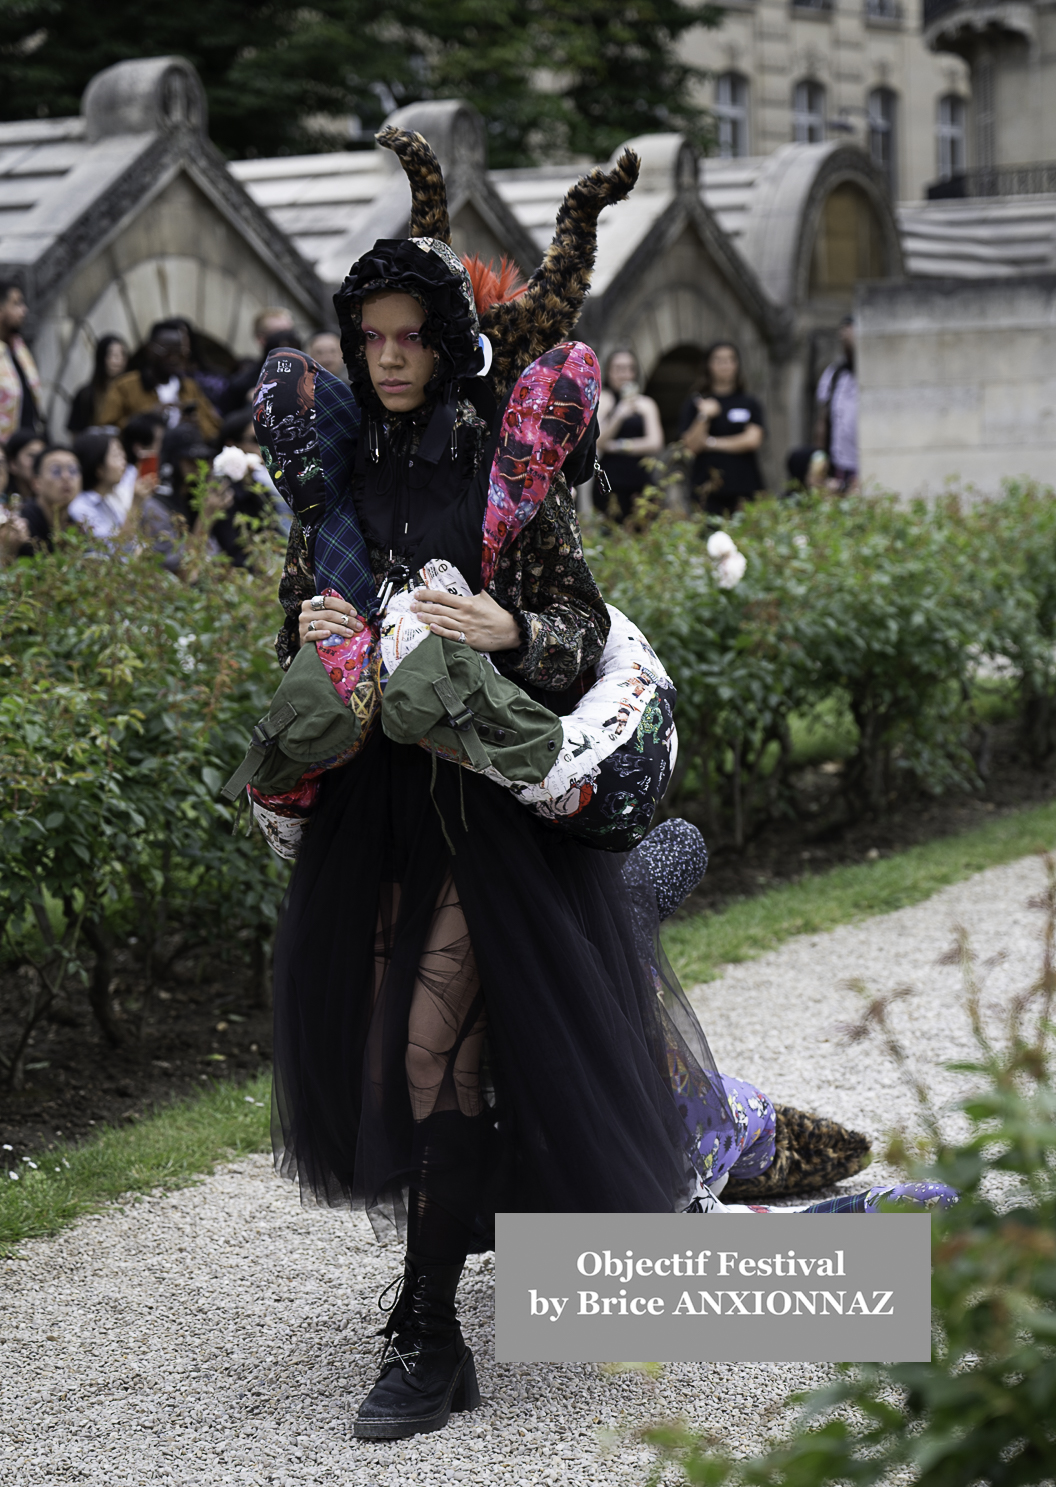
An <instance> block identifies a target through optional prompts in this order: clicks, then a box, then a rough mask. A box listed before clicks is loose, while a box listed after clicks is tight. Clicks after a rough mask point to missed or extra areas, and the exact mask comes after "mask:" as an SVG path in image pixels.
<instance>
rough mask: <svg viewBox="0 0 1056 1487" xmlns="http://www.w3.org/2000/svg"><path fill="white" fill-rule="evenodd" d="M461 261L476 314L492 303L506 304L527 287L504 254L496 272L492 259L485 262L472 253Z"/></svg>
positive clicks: (514, 265)
mask: <svg viewBox="0 0 1056 1487" xmlns="http://www.w3.org/2000/svg"><path fill="white" fill-rule="evenodd" d="M462 263H463V265H464V266H465V270H466V273H467V274H468V275H469V282H470V283H471V284H472V285H473V299H474V301H475V302H476V306H477V314H478V315H483V314H484V313H485V311H486V310H490V309H491V307H492V305H505V304H508V303H509V302H510V300H513V299H517V298H518V296H520V295H522V294H523V293H524V291H525V290H526V289H527V288H528V285H527V284H523V283H521V278H520V271H519V270H518V268H517V265H516V264H515V263H511V262H510V260H509V259H508V258H507V257H506V256H505V254H504V255H503V257H502V259H501V260H500V262H499V269H498V273H496V272H495V260H494V259H492V260H491V261H490V262H489V263H485V262H484V260H483V259H482V258H478V257H477V256H476V254H474V256H473V257H472V258H463V260H462Z"/></svg>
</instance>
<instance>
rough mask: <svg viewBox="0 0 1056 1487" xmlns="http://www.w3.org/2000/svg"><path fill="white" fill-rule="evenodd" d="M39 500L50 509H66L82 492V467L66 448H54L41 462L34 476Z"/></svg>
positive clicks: (53, 510)
mask: <svg viewBox="0 0 1056 1487" xmlns="http://www.w3.org/2000/svg"><path fill="white" fill-rule="evenodd" d="M33 489H34V491H35V492H36V496H37V500H38V501H39V502H40V504H41V505H42V506H43V507H45V508H46V509H47V510H48V511H52V512H55V511H65V509H66V507H67V506H68V505H69V504H70V502H71V501H72V500H73V498H74V496H78V495H80V493H81V467H80V465H79V464H78V463H77V460H76V458H75V457H74V456H73V455H72V454H69V453H68V452H67V451H66V450H65V449H53V450H52V451H51V452H50V453H49V454H46V455H45V456H44V458H43V459H42V460H41V462H40V469H39V470H38V471H37V473H36V475H35V476H34V477H33Z"/></svg>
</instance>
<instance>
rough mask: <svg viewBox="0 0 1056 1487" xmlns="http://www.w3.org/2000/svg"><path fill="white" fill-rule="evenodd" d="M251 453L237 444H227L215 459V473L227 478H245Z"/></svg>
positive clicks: (233, 479) (236, 479)
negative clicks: (247, 452)
mask: <svg viewBox="0 0 1056 1487" xmlns="http://www.w3.org/2000/svg"><path fill="white" fill-rule="evenodd" d="M248 469H249V455H248V454H246V452H245V450H244V449H239V448H238V446H237V445H236V444H227V445H225V447H224V448H223V449H221V451H220V453H219V454H218V455H217V456H216V458H215V459H214V460H213V474H214V475H217V476H220V477H221V478H223V479H226V480H232V481H238V480H245V478H246V471H247V470H248Z"/></svg>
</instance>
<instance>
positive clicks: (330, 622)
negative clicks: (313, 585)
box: [297, 594, 363, 645]
mask: <svg viewBox="0 0 1056 1487" xmlns="http://www.w3.org/2000/svg"><path fill="white" fill-rule="evenodd" d="M323 597H325V600H326V602H325V604H324V605H323V607H322V608H321V609H320V608H319V607H315V608H313V607H312V601H311V599H305V601H304V603H303V604H302V605H301V612H300V614H299V615H298V617H297V628H298V630H299V631H300V636H301V644H302V645H304V644H305V642H306V641H309V640H313V641H315V643H316V644H318V643H319V641H320V640H328V639H329V638H330V636H331V635H338V636H340V637H341V639H342V640H348V639H349V638H350V637H351V636H353V635H358V634H359V632H360V631H361V630H362V628H363V621H362V620H361V619H360V618H359V616H358V615H357V613H356V607H355V605H354V604H350V603H349V602H348V600H347V599H342V598H341V597H340V596H337V595H333V594H327V595H325V596H323V595H319V594H317V595H316V598H317V599H319V598H323Z"/></svg>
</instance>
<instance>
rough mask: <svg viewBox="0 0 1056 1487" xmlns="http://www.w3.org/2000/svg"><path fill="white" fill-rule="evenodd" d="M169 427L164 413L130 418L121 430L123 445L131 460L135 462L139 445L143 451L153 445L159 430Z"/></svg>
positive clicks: (138, 415)
mask: <svg viewBox="0 0 1056 1487" xmlns="http://www.w3.org/2000/svg"><path fill="white" fill-rule="evenodd" d="M168 426H169V420H168V419H167V418H166V417H165V415H164V413H137V414H135V415H134V417H132V418H130V419H129V420H128V422H127V423H126V424H125V426H124V428H123V429H122V430H121V443H122V444H123V445H124V446H125V454H126V455H127V456H128V458H129V460H135V457H136V445H137V444H138V445H139V447H140V448H141V449H143V448H144V447H145V446H147V445H149V444H153V443H154V436H155V434H156V432H157V430H158V429H167V428H168Z"/></svg>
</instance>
